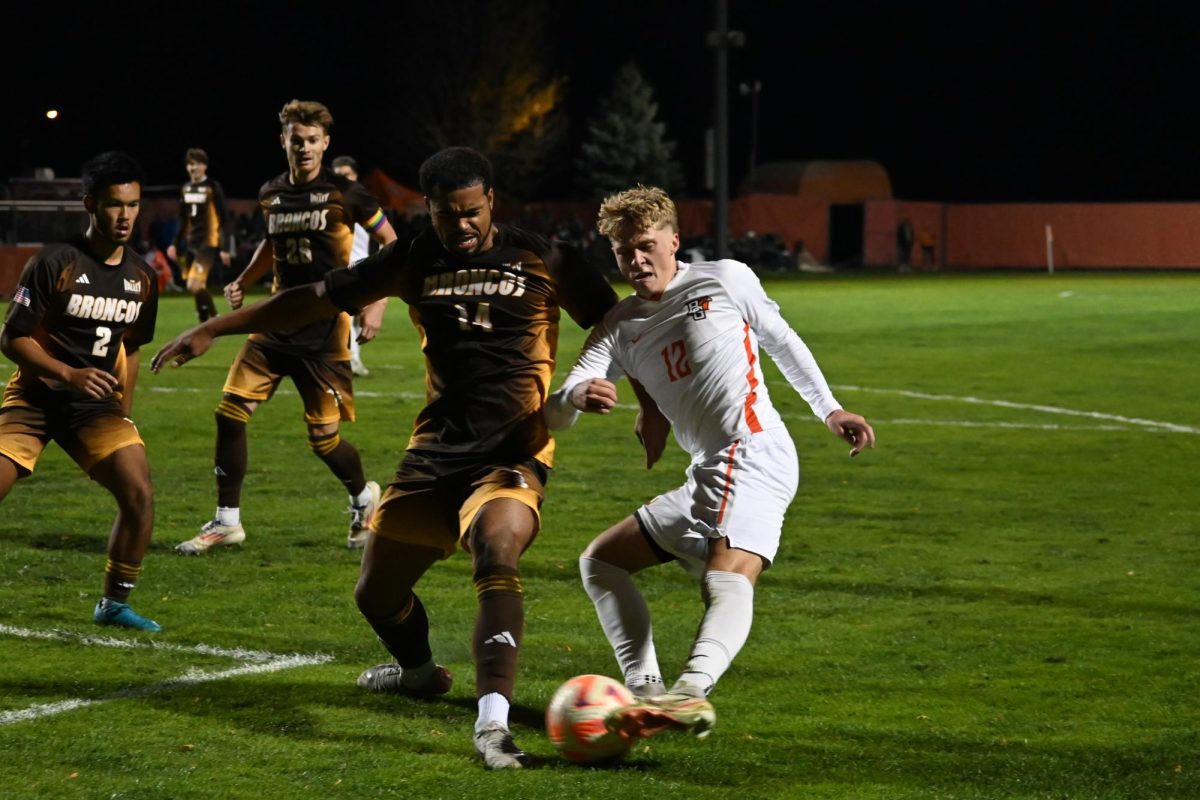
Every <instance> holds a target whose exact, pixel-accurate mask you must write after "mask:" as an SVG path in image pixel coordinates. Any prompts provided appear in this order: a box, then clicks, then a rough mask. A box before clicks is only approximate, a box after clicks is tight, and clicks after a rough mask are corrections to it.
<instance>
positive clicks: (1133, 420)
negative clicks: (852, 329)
mask: <svg viewBox="0 0 1200 800" xmlns="http://www.w3.org/2000/svg"><path fill="white" fill-rule="evenodd" d="M833 388H835V389H837V390H838V391H847V392H867V393H871V394H893V395H899V396H900V397H911V398H913V399H916V400H934V401H938V402H950V403H965V404H968V405H977V406H993V407H995V408H1009V409H1013V410H1016V411H1036V412H1040V413H1043V414H1061V415H1065V416H1071V417H1086V418H1089V419H1096V420H1104V421H1106V422H1115V423H1119V424H1120V425H1132V426H1134V427H1135V428H1141V429H1144V430H1147V431H1150V432H1155V433H1157V432H1161V431H1172V432H1174V433H1191V434H1200V427H1196V426H1194V425H1181V424H1179V423H1176V422H1162V421H1160V420H1153V419H1141V418H1139V417H1125V416H1121V415H1120V414H1106V413H1104V412H1101V411H1083V410H1080V409H1075V408H1063V407H1062V406H1048V405H1042V404H1038V403H1017V402H1014V401H1012V400H988V399H986V398H982V397H971V396H965V397H963V396H958V395H952V394H929V393H927V392H916V391H912V390H909V389H876V388H872V387H869V386H850V385H840V386H835V387H833ZM150 391H152V392H191V393H196V392H209V390H208V389H196V388H175V387H169V386H157V387H151V389H150ZM278 393H279V394H294V393H295V392H294V391H292V390H290V389H286V388H280V390H279V392H278ZM354 395H355V397H387V398H396V399H400V400H408V401H418V402H420V401H423V400H424V399H425V395H423V394H418V393H416V392H363V391H359V390H355V392H354ZM617 408H619V409H622V410H625V411H637V408H638V407H637V406H636V405H633V404H631V403H618V404H617ZM896 422H897V423H898V424H901V425H919V424H923V423H927V424H930V425H951V424H955V423H952V422H947V421H944V420H938V419H930V420H897V421H896ZM961 424H962V425H963V426H969V427H977V428H988V427H991V428H1018V427H1033V428H1039V429H1042V430H1101V431H1107V430H1128V428H1122V427H1113V426H1105V425H1099V426H1092V427H1088V426H1054V425H1046V426H1038V425H1035V424H1022V423H1007V422H978V423H970V422H967V421H964V422H962V423H961Z"/></svg>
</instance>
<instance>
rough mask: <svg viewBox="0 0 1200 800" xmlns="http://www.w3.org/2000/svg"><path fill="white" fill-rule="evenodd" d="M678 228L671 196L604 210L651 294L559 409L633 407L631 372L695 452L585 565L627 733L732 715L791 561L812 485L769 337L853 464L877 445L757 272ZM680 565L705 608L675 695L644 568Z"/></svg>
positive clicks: (598, 331)
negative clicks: (773, 569)
mask: <svg viewBox="0 0 1200 800" xmlns="http://www.w3.org/2000/svg"><path fill="white" fill-rule="evenodd" d="M677 220H678V218H677V215H676V211H675V204H674V203H673V202H672V201H671V199H670V198H669V197H668V196H667V195H666V193H664V192H663V191H662V190H661V189H657V188H647V187H644V186H638V187H637V188H635V189H630V190H628V191H625V192H621V193H619V194H616V195H613V196H612V197H609V198H608V199H606V200H605V201H604V203H603V205H602V206H601V209H600V221H599V228H600V232H601V233H603V234H604V235H606V236H608V238H609V239H610V241H611V242H612V247H613V252H614V253H615V254H616V257H617V263H618V265H619V266H620V269H621V273H622V274H623V275H624V276H625V278H626V279H627V280H628V281H629V283H630V284H632V285H633V288H634V292H635V293H634V295H632V296H630V297H628V298H626V299H624V300H623V301H621V302H620V303H618V304H617V305H616V306H614V307H613V308H612V309H611V310H610V311H609V312H608V313H607V314H606V315H605V317H604V319H603V320H602V321H601V322H600V323H599V324H598V325H597V326H596V327H595V328H593V329H592V332H591V334H590V335H589V336H588V339H587V343H586V344H585V345H584V348H583V351H582V353H581V354H580V356H579V360H578V361H577V362H576V364H575V366H574V368H572V370H571V372H570V374H568V375H567V378H566V380H565V382H564V383H563V385H562V387H561V388H560V389H559V390H558V391H557V392H555V393H554V394H553V395H552V396H551V398H550V402H549V403H548V404H547V406H546V415H547V421H548V422H549V424H550V426H551V427H566V426H569V425H572V424H574V422H575V420H576V419H578V416H579V412H580V411H589V412H594V413H598V414H607V413H608V412H609V411H610V410H611V409H612V408H613V407H614V406H615V405H616V402H617V391H616V387H615V385H614V381H615V380H617V378H619V377H620V375H621V374H622V373H627V374H628V375H629V376H630V377H631V378H633V379H635V380H637V381H639V382H640V383H641V384H642V385H643V386H644V387H645V389H646V391H647V392H648V393H649V394H650V396H651V397H652V398H653V399H654V400H655V402H657V404H658V406H659V408H660V409H661V410H662V412H663V413H664V414H665V415H666V417H667V419H668V420H670V422H671V424H672V425H673V426H674V429H675V438H676V440H677V441H678V442H679V444H680V445H681V446H682V447H683V448H684V449H685V450H686V451H687V452H688V453H689V454H690V455H691V457H692V463H691V465H690V466H689V468H688V470H687V481H686V483H684V485H683V486H680V487H679V488H678V489H675V490H673V491H671V492H668V493H666V494H664V495H661V496H659V497H656V498H654V499H653V500H651V501H650V502H649V503H647V504H646V505H643V506H642V507H641V508H639V509H638V510H637V511H635V512H634V513H633V514H632V515H630V516H628V517H626V518H625V519H623V520H622V521H621V522H618V523H617V524H616V525H614V526H612V527H611V528H609V529H608V530H606V531H604V532H603V533H601V534H600V535H599V536H597V537H596V538H595V539H594V540H593V541H592V542H591V544H589V545H588V547H587V548H586V549H585V550H584V552H583V555H582V556H581V557H580V559H579V567H580V573H581V575H582V578H583V584H584V588H585V589H586V590H587V593H588V596H589V597H591V599H592V602H593V603H594V604H595V606H596V613H597V615H598V616H599V618H600V624H601V627H603V629H604V633H605V635H606V636H607V637H608V640H609V643H610V644H611V645H612V647H613V651H614V653H615V655H616V657H617V662H618V664H619V666H620V668H621V671H622V672H623V673H624V677H625V682H626V684H627V685H628V686H629V687H630V688H631V689H632V690H633V691H634V693H635V695H637V696H638V697H639V702H638V703H637V704H635V705H632V706H629V707H626V708H623V709H619V710H618V711H616V712H614V713H613V714H612V715H610V718H609V719H608V720H607V724H608V726H609V729H610V730H613V731H615V732H619V733H620V734H621V735H623V736H626V737H627V738H634V737H638V736H651V735H653V734H655V733H658V732H659V731H662V730H667V729H670V728H675V729H682V730H687V731H689V732H691V733H692V734H694V735H696V736H704V735H706V734H707V733H708V732H709V730H710V729H711V728H712V725H713V723H714V722H715V719H716V715H715V713H714V711H713V707H712V705H711V704H710V703H709V701H708V700H707V699H706V698H707V696H708V693H709V692H711V691H712V689H713V686H714V685H715V684H716V683H717V681H718V680H719V679H720V677H721V676H722V675H723V674H724V673H725V671H726V670H727V669H728V668H729V665H730V663H731V661H732V660H733V658H734V656H735V655H736V654H737V653H738V651H739V650H740V649H741V647H742V645H743V644H745V642H746V639H747V637H748V636H749V634H750V626H751V621H752V619H753V612H754V585H755V583H756V581H757V580H758V577H759V575H760V574H761V573H762V571H763V570H764V569H765V568H767V567H768V566H770V564H771V562H772V561H773V560H774V558H775V554H776V551H777V550H778V547H779V537H780V531H781V529H782V526H783V517H784V513H785V512H786V511H787V507H788V504H789V503H790V502H791V500H792V497H793V496H794V495H795V492H796V486H797V483H798V481H799V467H798V463H797V458H796V449H795V446H794V445H793V444H792V440H791V437H790V436H789V435H788V432H787V429H786V428H785V427H784V423H783V420H782V418H781V417H780V415H779V413H778V412H777V411H776V410H775V408H774V406H773V405H772V404H771V399H770V396H769V395H768V393H767V387H766V385H765V384H764V383H763V375H762V369H761V367H760V364H759V356H758V348H759V344H760V343H761V344H762V346H763V349H765V350H766V352H767V353H768V354H769V355H770V356H771V359H772V360H773V361H774V362H775V363H776V365H777V366H778V367H779V368H780V371H781V372H782V373H783V375H784V376H785V377H786V378H787V381H788V382H789V383H790V384H791V385H792V388H794V389H795V390H796V391H797V392H799V393H800V395H801V396H802V397H803V398H804V399H805V400H806V401H807V402H808V404H809V406H810V407H811V408H812V410H813V413H814V414H816V416H817V417H818V418H820V419H821V420H823V421H824V422H825V425H826V427H828V428H829V430H830V431H832V432H833V433H834V434H835V435H836V436H839V437H841V438H842V439H845V440H846V441H847V442H849V443H850V445H851V446H852V449H851V451H850V455H852V456H854V455H857V454H858V453H860V452H861V451H862V450H863V449H864V448H866V447H874V446H875V432H874V431H873V430H872V429H871V426H870V425H869V424H868V423H867V421H866V420H865V419H863V418H862V417H861V416H859V415H857V414H852V413H850V412H848V411H845V410H843V409H842V407H841V406H840V405H839V403H838V402H837V400H836V399H834V396H833V393H832V392H831V391H830V389H829V385H828V384H827V383H826V381H825V378H824V376H823V375H822V374H821V370H820V368H819V367H818V366H817V362H816V361H815V360H814V358H813V356H812V353H811V352H810V351H809V349H808V347H807V346H806V345H805V344H804V342H803V341H801V339H800V337H799V336H798V335H796V332H795V331H793V330H792V328H791V326H790V325H788V323H787V322H786V321H785V320H784V319H783V317H782V316H781V315H780V313H779V307H778V306H777V305H776V304H775V303H774V302H773V301H772V300H771V299H770V298H768V297H767V295H766V294H765V293H764V291H763V288H762V285H761V284H760V283H759V281H758V278H757V277H756V276H755V274H754V273H753V272H752V271H751V270H750V268H749V267H747V266H746V265H745V264H742V263H740V262H737V261H730V260H722V261H715V262H698V263H694V264H688V263H685V262H682V261H678V260H677V259H676V257H675V254H676V251H677V250H678V249H679V232H678V221H677ZM660 452H661V451H660ZM674 560H678V561H679V562H680V564H681V565H682V566H683V567H684V568H685V569H687V570H688V572H690V573H691V574H693V575H694V576H696V577H697V578H698V579H699V580H700V581H701V588H702V593H703V597H704V603H705V612H704V616H703V619H702V620H701V623H700V629H699V632H698V633H697V635H696V638H695V640H694V642H693V644H692V650H691V655H690V657H689V659H688V661H687V663H686V665H685V666H684V668H683V672H682V674H681V675H680V676H679V679H678V680H677V681H676V682H675V684H674V685H673V686H672V687H671V688H670V690H669V691H667V692H664V691H663V689H664V684H663V680H662V673H661V670H660V669H659V665H658V660H657V656H656V654H655V649H654V639H653V634H652V630H651V624H650V612H649V609H648V607H647V605H646V601H645V600H644V598H643V597H642V595H641V593H640V592H639V591H638V589H637V587H636V585H635V584H634V581H633V579H632V575H633V574H634V573H637V572H640V571H641V570H643V569H646V568H647V567H652V566H655V565H657V564H661V563H666V562H668V561H674Z"/></svg>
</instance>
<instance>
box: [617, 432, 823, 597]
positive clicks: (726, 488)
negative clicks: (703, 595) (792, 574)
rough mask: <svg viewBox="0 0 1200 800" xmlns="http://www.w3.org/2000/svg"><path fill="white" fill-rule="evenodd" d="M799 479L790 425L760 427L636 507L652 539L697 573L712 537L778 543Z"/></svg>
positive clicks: (759, 546) (760, 545)
mask: <svg viewBox="0 0 1200 800" xmlns="http://www.w3.org/2000/svg"><path fill="white" fill-rule="evenodd" d="M799 482H800V465H799V461H798V459H797V458H796V446H795V444H793V443H792V437H791V436H789V435H788V432H787V430H786V429H785V428H774V429H772V430H766V431H762V432H761V433H756V434H754V435H753V436H751V437H750V438H749V439H747V440H743V441H737V442H734V443H733V444H732V445H730V446H729V447H728V448H726V449H725V450H724V451H722V452H720V453H718V454H715V455H712V456H710V457H709V458H708V459H707V460H705V461H700V462H696V463H693V464H692V465H691V466H690V467H688V469H687V483H685V484H684V485H683V486H680V487H679V488H678V489H675V490H673V491H670V492H667V493H666V494H661V495H659V496H658V497H656V498H654V499H653V500H651V501H650V502H649V503H647V504H646V505H644V506H642V507H641V508H639V509H638V510H637V511H636V512H635V514H636V516H637V519H638V521H639V522H640V523H641V525H642V527H643V528H644V529H645V530H646V532H647V533H648V534H649V535H650V538H651V539H653V540H654V542H655V543H656V544H657V545H658V546H659V547H661V548H662V549H664V550H666V551H667V552H668V553H670V554H672V555H674V556H677V557H678V558H679V561H680V565H681V566H682V567H683V568H684V569H686V570H687V571H688V572H690V573H691V574H693V575H695V576H697V577H700V576H701V575H703V574H704V567H705V564H706V563H707V561H708V540H709V539H719V538H722V537H724V538H726V539H728V540H729V546H730V547H736V548H738V549H739V550H747V551H749V552H751V553H754V554H755V555H759V556H762V557H763V558H764V559H765V560H766V562H767V565H768V566H769V565H770V563H771V562H772V561H774V560H775V553H776V552H778V550H779V537H780V534H781V532H782V530H783V516H784V514H785V513H786V512H787V508H788V506H789V505H790V504H791V502H792V498H793V497H795V496H796V486H797V485H798V484H799Z"/></svg>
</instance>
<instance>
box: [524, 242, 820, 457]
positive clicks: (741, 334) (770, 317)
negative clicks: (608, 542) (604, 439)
mask: <svg viewBox="0 0 1200 800" xmlns="http://www.w3.org/2000/svg"><path fill="white" fill-rule="evenodd" d="M760 343H761V344H762V347H763V349H764V350H765V351H766V352H767V354H768V355H769V356H771V360H772V361H774V362H775V364H776V365H777V366H778V367H779V369H780V371H781V372H782V373H783V375H784V377H786V378H787V380H788V382H789V383H790V384H791V385H792V387H793V388H794V389H795V390H796V391H797V392H799V393H800V395H801V396H802V397H803V398H804V399H805V401H807V402H808V404H809V406H810V407H811V408H812V410H813V413H814V414H816V415H817V417H819V418H820V419H822V420H824V419H825V418H826V417H827V416H829V414H831V413H832V412H834V411H836V410H837V409H839V408H841V406H840V404H839V403H838V402H837V400H836V399H835V398H834V396H833V393H832V392H831V391H830V389H829V384H828V383H827V382H826V381H825V377H824V376H823V375H822V374H821V369H820V367H818V366H817V362H816V359H814V358H813V355H812V352H811V351H810V350H809V349H808V346H807V345H805V344H804V342H803V341H802V340H801V339H800V337H799V335H797V334H796V332H795V331H794V330H792V327H791V326H790V325H789V324H788V323H787V321H786V320H785V319H784V318H783V317H782V315H780V313H779V306H778V305H777V304H776V303H775V302H774V301H773V300H771V299H770V298H769V297H767V295H766V293H765V292H764V291H763V287H762V284H761V283H760V282H759V280H758V277H757V276H756V275H755V274H754V272H753V271H752V270H751V269H750V268H749V267H747V266H746V265H745V264H743V263H741V262H739V261H732V260H721V261H714V262H697V263H694V264H688V263H684V262H678V272H677V273H676V274H675V276H674V277H673V278H672V279H671V282H670V283H669V284H668V285H667V288H666V291H664V292H663V295H662V297H661V298H660V299H659V300H657V301H652V300H644V299H642V298H640V297H637V296H636V295H634V296H631V297H627V298H625V299H624V300H622V301H621V302H620V303H618V304H617V305H616V306H614V307H613V308H612V309H611V310H610V311H609V312H608V314H606V315H605V317H604V319H603V320H602V321H601V322H600V323H599V324H598V325H596V326H595V327H594V328H593V329H592V332H591V334H590V335H589V336H588V340H587V343H586V344H585V345H584V348H583V351H582V352H581V353H580V355H579V359H578V361H577V362H576V364H575V366H574V367H573V368H572V369H571V372H570V373H569V374H568V375H567V378H566V381H565V382H564V383H563V385H562V387H561V388H560V389H559V390H558V391H557V392H555V393H554V396H553V397H552V398H551V400H550V402H549V403H548V404H547V406H546V413H547V420H548V422H549V424H550V425H551V427H566V426H569V425H571V424H573V423H574V421H575V419H576V418H577V416H578V413H579V412H577V411H575V408H574V406H572V405H571V402H570V392H571V390H572V389H573V388H574V387H575V386H577V385H578V384H580V383H582V382H584V381H587V380H591V379H593V378H605V379H607V380H610V381H614V382H615V381H616V380H617V379H618V378H619V377H620V376H621V375H622V373H625V374H628V375H630V376H631V377H633V378H635V379H636V380H638V381H639V382H640V383H641V384H642V385H643V386H644V387H645V388H646V390H647V391H648V392H649V393H650V396H651V397H653V398H654V400H655V402H656V403H658V406H659V408H660V409H661V410H662V412H663V414H665V415H666V417H667V419H669V420H670V421H671V424H672V426H673V428H674V430H675V439H676V440H677V441H678V442H679V444H680V445H681V446H682V447H683V448H684V449H685V450H687V451H688V452H689V453H691V454H692V456H693V458H700V457H702V456H704V455H706V454H710V453H714V452H717V451H719V450H721V449H722V448H724V447H726V446H728V445H729V443H730V442H733V441H736V440H738V439H744V438H745V437H747V436H748V435H750V434H753V433H755V432H757V431H760V430H769V429H771V428H778V427H782V426H783V421H782V419H781V418H780V416H779V413H778V412H777V411H776V410H775V407H774V406H773V405H772V404H771V398H770V395H769V394H768V392H767V387H766V384H765V383H764V382H763V375H762V368H761V364H760V362H759V355H758V346H759V344H760Z"/></svg>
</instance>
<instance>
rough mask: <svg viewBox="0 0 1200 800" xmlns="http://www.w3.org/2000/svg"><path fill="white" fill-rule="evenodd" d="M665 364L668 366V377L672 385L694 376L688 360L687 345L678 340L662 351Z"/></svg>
mask: <svg viewBox="0 0 1200 800" xmlns="http://www.w3.org/2000/svg"><path fill="white" fill-rule="evenodd" d="M662 359H663V363H664V364H666V365H667V377H668V378H670V380H671V383H674V382H675V381H677V380H679V379H680V378H686V377H687V376H688V375H691V374H692V365H691V364H689V363H688V359H687V345H685V344H684V343H683V339H676V340H675V341H673V342H671V343H670V344H669V345H667V346H666V347H664V348H663V349H662Z"/></svg>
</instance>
